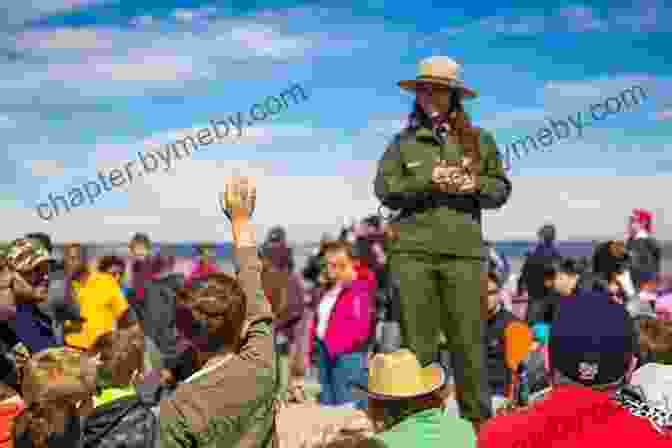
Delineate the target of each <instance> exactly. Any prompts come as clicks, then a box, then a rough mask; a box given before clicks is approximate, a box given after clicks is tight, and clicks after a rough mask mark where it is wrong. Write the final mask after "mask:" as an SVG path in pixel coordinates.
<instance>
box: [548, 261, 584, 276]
mask: <svg viewBox="0 0 672 448" xmlns="http://www.w3.org/2000/svg"><path fill="white" fill-rule="evenodd" d="M585 271H586V266H585V264H584V263H583V262H582V261H581V260H577V259H576V258H572V257H554V258H553V259H552V260H551V261H549V262H547V263H545V264H544V276H546V277H552V276H554V275H555V274H558V273H564V274H572V275H581V274H583V273H584V272H585Z"/></svg>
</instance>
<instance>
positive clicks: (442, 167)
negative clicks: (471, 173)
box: [432, 160, 464, 193]
mask: <svg viewBox="0 0 672 448" xmlns="http://www.w3.org/2000/svg"><path fill="white" fill-rule="evenodd" d="M432 182H433V183H434V185H435V186H436V188H437V189H438V190H439V191H441V192H444V193H455V192H457V191H459V188H460V186H461V185H462V183H463V182H464V179H463V170H462V168H461V167H458V166H450V165H448V163H447V162H446V161H445V160H442V161H437V162H436V165H435V166H434V169H433V170H432Z"/></svg>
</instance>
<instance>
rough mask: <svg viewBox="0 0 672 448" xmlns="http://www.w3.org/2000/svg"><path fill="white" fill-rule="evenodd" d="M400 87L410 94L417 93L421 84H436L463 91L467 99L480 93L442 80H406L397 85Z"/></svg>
mask: <svg viewBox="0 0 672 448" xmlns="http://www.w3.org/2000/svg"><path fill="white" fill-rule="evenodd" d="M397 84H398V85H399V87H401V88H402V89H404V90H407V91H409V92H415V90H416V89H417V88H418V85H420V84H435V85H437V86H443V87H451V88H453V89H459V90H461V91H462V93H463V94H464V96H465V97H466V98H476V97H477V96H478V93H477V92H476V91H475V90H472V89H470V88H469V87H466V86H456V85H455V82H454V81H450V80H441V79H431V80H429V79H404V80H402V81H399V82H398V83H397Z"/></svg>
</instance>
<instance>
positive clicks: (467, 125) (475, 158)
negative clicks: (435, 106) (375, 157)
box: [405, 94, 481, 166]
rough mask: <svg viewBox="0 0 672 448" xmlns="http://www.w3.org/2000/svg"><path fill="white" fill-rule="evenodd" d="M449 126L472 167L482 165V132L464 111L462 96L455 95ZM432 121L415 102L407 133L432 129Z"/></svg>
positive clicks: (409, 117) (449, 116) (451, 133)
mask: <svg viewBox="0 0 672 448" xmlns="http://www.w3.org/2000/svg"><path fill="white" fill-rule="evenodd" d="M447 121H448V124H449V125H450V132H449V135H451V136H453V137H455V138H456V139H457V141H458V143H459V144H460V145H461V146H462V149H463V151H464V156H465V157H469V158H470V159H471V161H472V165H475V166H478V164H479V163H480V159H481V158H480V150H479V138H480V132H479V130H478V128H476V127H474V126H473V125H472V124H471V119H470V118H469V115H468V114H467V113H466V112H465V111H464V105H463V104H462V100H461V95H459V94H453V96H452V103H451V106H450V111H449V114H448V120H447ZM432 126H433V125H432V120H431V118H430V117H429V116H428V115H427V113H426V112H425V110H424V109H423V108H422V106H421V105H420V104H419V103H418V102H417V101H415V102H414V103H413V109H412V110H411V113H410V114H409V115H408V123H407V124H406V128H405V130H406V131H416V130H417V129H419V128H427V129H432Z"/></svg>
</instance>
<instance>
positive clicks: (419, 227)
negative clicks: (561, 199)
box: [374, 128, 511, 257]
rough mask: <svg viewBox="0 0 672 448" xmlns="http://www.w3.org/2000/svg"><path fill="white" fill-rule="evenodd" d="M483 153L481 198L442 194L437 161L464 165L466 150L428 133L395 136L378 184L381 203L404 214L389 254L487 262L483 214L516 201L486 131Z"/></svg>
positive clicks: (381, 165) (482, 133) (424, 130)
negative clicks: (436, 181)
mask: <svg viewBox="0 0 672 448" xmlns="http://www.w3.org/2000/svg"><path fill="white" fill-rule="evenodd" d="M479 147H480V159H481V160H480V170H479V178H480V189H479V190H478V191H477V192H476V193H458V194H454V193H441V192H434V191H432V189H431V185H432V170H433V168H434V163H435V161H436V160H437V159H443V160H459V159H460V158H461V154H462V151H461V148H460V146H459V145H458V144H455V143H450V142H449V143H446V144H445V145H441V144H439V143H438V142H437V141H436V140H435V139H434V137H433V135H432V131H431V130H429V129H427V128H419V129H417V130H415V131H403V132H401V133H400V134H398V135H397V136H395V139H394V140H393V142H392V143H391V144H390V145H389V146H388V147H387V149H386V150H385V153H384V154H383V157H382V158H381V160H380V162H379V164H378V173H377V175H376V179H375V182H374V190H375V194H376V196H377V197H378V199H379V200H380V201H381V203H382V204H383V205H384V206H386V207H388V208H390V209H392V210H401V211H402V213H401V215H400V216H399V217H398V218H397V219H396V220H395V222H394V223H393V225H394V226H395V227H396V231H397V233H398V235H399V236H398V238H397V239H396V240H395V241H393V242H391V243H390V244H389V245H388V250H390V251H391V252H421V253H430V254H441V255H444V254H445V255H455V256H461V257H481V256H482V254H483V238H482V231H481V210H483V209H498V208H500V207H502V206H503V205H504V204H505V203H506V201H507V200H508V198H509V196H510V195H511V182H510V181H509V180H508V178H507V176H506V172H505V170H504V165H503V163H502V160H501V157H500V154H499V152H498V151H497V145H496V144H495V139H494V138H493V137H492V135H491V134H490V133H488V132H487V131H485V130H482V129H480V145H479ZM437 202H440V206H439V207H436V205H437V204H436V203H437ZM428 204H433V205H429V206H428Z"/></svg>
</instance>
